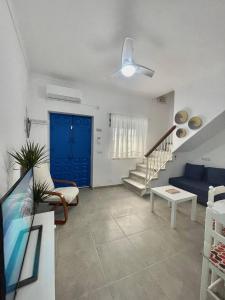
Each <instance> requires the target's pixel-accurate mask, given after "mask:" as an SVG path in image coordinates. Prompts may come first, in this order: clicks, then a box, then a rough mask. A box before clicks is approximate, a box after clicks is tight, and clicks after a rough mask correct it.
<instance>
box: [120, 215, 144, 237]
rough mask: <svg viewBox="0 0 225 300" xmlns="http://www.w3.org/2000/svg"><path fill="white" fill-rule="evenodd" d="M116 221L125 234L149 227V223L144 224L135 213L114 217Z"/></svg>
mask: <svg viewBox="0 0 225 300" xmlns="http://www.w3.org/2000/svg"><path fill="white" fill-rule="evenodd" d="M116 222H117V223H118V224H119V226H120V227H121V229H122V230H123V232H124V233H125V234H127V235H129V234H133V233H136V232H141V231H143V230H146V229H148V228H149V224H146V223H145V222H143V221H142V220H140V219H139V218H138V217H137V216H136V215H128V216H124V217H119V218H116Z"/></svg>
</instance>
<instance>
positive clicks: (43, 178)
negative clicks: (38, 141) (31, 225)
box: [34, 163, 79, 224]
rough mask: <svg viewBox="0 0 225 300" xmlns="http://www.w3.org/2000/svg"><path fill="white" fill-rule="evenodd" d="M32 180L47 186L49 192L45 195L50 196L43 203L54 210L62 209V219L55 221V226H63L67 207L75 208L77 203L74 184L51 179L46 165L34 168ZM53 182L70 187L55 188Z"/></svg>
mask: <svg viewBox="0 0 225 300" xmlns="http://www.w3.org/2000/svg"><path fill="white" fill-rule="evenodd" d="M34 180H35V182H39V183H44V182H45V183H47V184H48V187H49V191H48V192H46V194H48V195H50V197H49V198H48V199H47V200H46V201H45V202H47V203H49V205H53V206H54V207H55V208H56V207H57V206H62V207H63V214H64V218H63V219H57V220H55V224H65V223H66V221H67V219H68V207H69V206H76V205H78V203H79V196H78V194H79V189H78V188H77V185H76V183H75V182H74V181H69V180H63V179H53V178H52V177H51V174H50V171H49V167H48V164H47V163H44V164H41V165H40V166H38V167H35V168H34ZM54 182H58V183H62V184H69V185H71V186H69V187H59V188H55V185H54Z"/></svg>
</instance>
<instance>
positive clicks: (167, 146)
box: [122, 126, 176, 196]
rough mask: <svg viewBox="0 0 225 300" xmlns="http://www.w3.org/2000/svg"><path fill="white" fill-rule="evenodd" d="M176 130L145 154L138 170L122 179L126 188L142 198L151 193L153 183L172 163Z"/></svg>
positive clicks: (169, 132)
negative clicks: (173, 135)
mask: <svg viewBox="0 0 225 300" xmlns="http://www.w3.org/2000/svg"><path fill="white" fill-rule="evenodd" d="M175 128H176V126H173V127H172V128H170V130H169V131H168V132H167V133H166V134H165V135H164V136H163V137H162V138H161V139H160V140H159V141H158V142H157V143H156V144H155V145H154V147H152V148H151V149H150V150H149V151H148V152H147V153H146V154H145V157H144V158H143V161H142V162H141V163H137V165H136V169H135V170H130V171H129V177H126V178H122V180H123V182H124V184H125V186H127V187H128V188H129V189H131V190H133V191H134V192H136V193H137V194H139V195H141V196H144V195H145V194H149V193H150V186H151V181H152V180H157V179H158V178H159V176H160V172H161V171H163V170H165V169H166V164H167V163H168V162H169V161H172V158H173V154H172V148H173V143H172V133H173V131H174V130H175Z"/></svg>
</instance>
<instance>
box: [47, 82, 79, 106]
mask: <svg viewBox="0 0 225 300" xmlns="http://www.w3.org/2000/svg"><path fill="white" fill-rule="evenodd" d="M46 95H47V98H48V99H49V100H50V99H53V100H59V101H68V102H73V103H81V100H82V93H81V91H80V90H75V89H72V88H68V87H64V86H59V85H53V84H48V85H47V87H46Z"/></svg>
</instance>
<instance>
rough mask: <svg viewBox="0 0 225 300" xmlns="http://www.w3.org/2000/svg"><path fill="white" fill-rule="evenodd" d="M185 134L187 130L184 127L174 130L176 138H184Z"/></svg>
mask: <svg viewBox="0 0 225 300" xmlns="http://www.w3.org/2000/svg"><path fill="white" fill-rule="evenodd" d="M186 135H187V130H186V129H185V128H179V129H177V131H176V136H177V137H178V138H184V137H185V136H186Z"/></svg>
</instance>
